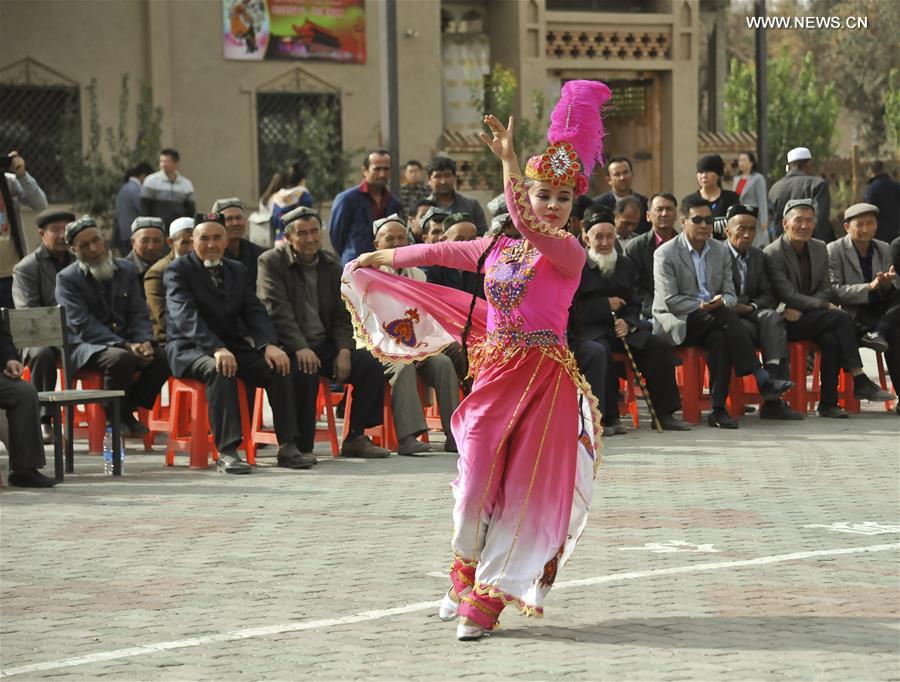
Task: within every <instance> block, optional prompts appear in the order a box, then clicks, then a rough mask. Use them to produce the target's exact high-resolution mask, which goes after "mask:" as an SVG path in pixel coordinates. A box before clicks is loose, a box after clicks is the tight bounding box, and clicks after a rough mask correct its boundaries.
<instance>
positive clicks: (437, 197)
mask: <svg viewBox="0 0 900 682" xmlns="http://www.w3.org/2000/svg"><path fill="white" fill-rule="evenodd" d="M426 176H427V178H426V180H427V181H428V186H429V187H430V188H431V194H430V195H429V196H428V198H429V199H433V200H434V201H436V202H437V205H438V206H439V207H441V208H443V209H444V210H445V211H447V213H468V214H469V215H470V216H472V222H474V223H475V227H476V228H478V234H484V232H485V230H487V222H486V221H485V219H484V210H483V209H482V208H481V204H479V203H478V201H477V200H476V199H474V198H472V197H467V196H466V195H465V194H461V193H460V192H457V191H456V161H454V160H453V159H451V158H448V157H446V156H435V157H434V158H433V159H432V160H431V163H429V164H428V168H427V169H426Z"/></svg>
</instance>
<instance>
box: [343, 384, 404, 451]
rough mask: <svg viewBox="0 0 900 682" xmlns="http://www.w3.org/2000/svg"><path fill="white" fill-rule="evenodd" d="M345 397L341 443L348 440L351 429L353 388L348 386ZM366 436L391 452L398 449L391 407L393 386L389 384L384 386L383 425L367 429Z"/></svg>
mask: <svg viewBox="0 0 900 682" xmlns="http://www.w3.org/2000/svg"><path fill="white" fill-rule="evenodd" d="M344 395H345V405H344V427H343V429H342V433H341V442H343V441H344V440H345V439H346V438H347V431H348V430H349V428H350V409H351V407H352V405H353V387H352V386H349V385H348V386H347V390H346V392H345V394H344ZM365 435H367V436H369V438H371V439H372V442H373V443H374V444H375V445H378V446H380V447H383V448H385V449H387V450H391V451H395V450H396V449H397V432H396V429H395V428H394V410H393V408H392V407H391V385H390V384H389V383H387V382H385V384H384V413H383V417H382V422H381V425H380V426H375V427H373V428H371V429H366V431H365Z"/></svg>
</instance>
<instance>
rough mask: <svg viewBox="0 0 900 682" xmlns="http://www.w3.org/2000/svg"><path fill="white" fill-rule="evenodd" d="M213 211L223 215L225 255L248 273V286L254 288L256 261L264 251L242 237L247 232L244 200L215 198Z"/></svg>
mask: <svg viewBox="0 0 900 682" xmlns="http://www.w3.org/2000/svg"><path fill="white" fill-rule="evenodd" d="M212 212H213V213H221V214H222V215H223V216H225V230H226V231H227V232H228V246H226V247H225V257H226V258H230V259H231V260H236V261H237V262H238V263H241V264H242V265H243V266H244V267H245V268H247V272H248V273H249V274H250V287H251V288H253V289H255V288H256V272H257V268H258V266H257V261H258V260H259V257H260V256H261V255H262V254H263V251H265V249H264V248H262V247H261V246H257V245H256V244H254V243H253V242H251V241H250V240H248V239H244V235H245V234H246V233H247V217H246V216H245V215H244V202H242V201H241V200H240V199H239V198H238V197H229V198H227V199H217V200H216V203H214V204H213V207H212Z"/></svg>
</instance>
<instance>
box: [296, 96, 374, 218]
mask: <svg viewBox="0 0 900 682" xmlns="http://www.w3.org/2000/svg"><path fill="white" fill-rule="evenodd" d="M334 114H335V112H334V109H332V108H331V107H328V106H319V107H317V108H316V109H314V110H313V112H312V114H311V115H310V116H308V117H307V118H305V119H304V120H303V122H302V125H301V126H300V127H299V129H298V131H297V133H296V135H297V137H296V139H297V148H298V149H300V150H301V154H302V155H303V157H304V158H306V159H308V160H309V163H307V171H306V184H307V185H308V186H309V188H310V191H312V193H313V196H314V197H315V199H316V205H317V206H318V208H319V209H321V207H322V204H323V203H324V202H325V201H331V199H332V198H333V197H334V196H335V195H337V194H338V193H339V192H341V191H343V190H344V189H346V183H347V178H348V177H349V175H350V173H351V171H352V170H353V162H354V159H357V158H359V157H360V156H361V154H362V150H361V149H351V150H348V151H343V150H342V149H341V119H340V116H335V115H334ZM289 161H290V159H284V160H283V163H281V166H284V165H286V164H287V163H288V162H289Z"/></svg>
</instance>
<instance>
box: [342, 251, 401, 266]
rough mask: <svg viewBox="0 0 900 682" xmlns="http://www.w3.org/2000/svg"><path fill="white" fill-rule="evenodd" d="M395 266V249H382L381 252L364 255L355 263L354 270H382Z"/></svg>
mask: <svg viewBox="0 0 900 682" xmlns="http://www.w3.org/2000/svg"><path fill="white" fill-rule="evenodd" d="M384 266H387V267H389V268H390V267H393V266H394V249H381V250H380V251H370V252H369V253H364V254H363V255H361V256H360V257H359V258H357V259H356V260H355V261H353V267H352V268H351V269H352V270H356V269H357V268H380V267H384Z"/></svg>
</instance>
